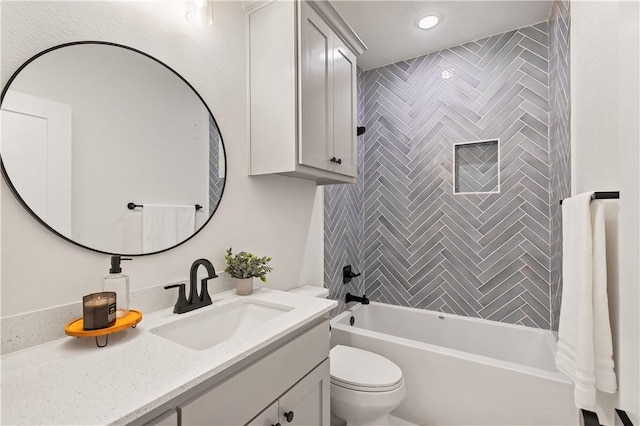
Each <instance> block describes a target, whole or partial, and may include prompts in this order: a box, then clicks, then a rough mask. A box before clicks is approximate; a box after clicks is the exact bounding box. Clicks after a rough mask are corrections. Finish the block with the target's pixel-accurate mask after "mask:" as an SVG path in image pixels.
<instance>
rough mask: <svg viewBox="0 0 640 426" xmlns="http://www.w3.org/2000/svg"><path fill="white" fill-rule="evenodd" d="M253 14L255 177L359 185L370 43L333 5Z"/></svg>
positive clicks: (268, 6)
mask: <svg viewBox="0 0 640 426" xmlns="http://www.w3.org/2000/svg"><path fill="white" fill-rule="evenodd" d="M245 10H246V11H247V14H248V18H247V19H248V29H249V37H248V40H249V41H248V43H249V121H250V123H249V140H250V150H251V155H250V174H251V175H262V174H274V173H275V174H281V175H286V176H292V177H297V178H303V179H310V180H315V181H316V182H317V183H319V184H333V183H353V182H355V177H356V174H357V171H356V131H357V122H356V117H357V102H356V100H357V84H356V76H357V69H356V57H357V55H359V54H361V53H362V52H363V51H364V50H365V49H366V46H365V45H364V44H363V43H362V41H361V40H360V39H359V38H358V36H357V35H356V34H355V33H354V32H353V30H351V28H350V27H349V26H348V24H347V23H346V22H345V21H344V20H343V19H342V17H341V16H340V15H339V14H338V13H337V12H336V11H335V9H334V8H333V6H331V4H330V3H329V2H327V1H288V0H280V1H270V2H246V3H245Z"/></svg>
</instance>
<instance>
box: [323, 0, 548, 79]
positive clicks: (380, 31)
mask: <svg viewBox="0 0 640 426" xmlns="http://www.w3.org/2000/svg"><path fill="white" fill-rule="evenodd" d="M552 3H553V2H552V1H548V0H539V1H528V0H504V1H482V0H476V1H454V0H449V1H426V0H417V1H400V0H386V1H380V0H378V1H372V0H332V4H333V6H334V7H335V8H336V9H337V10H338V12H339V13H340V14H341V15H342V16H343V17H344V18H345V20H346V21H347V22H348V23H349V24H350V25H351V27H352V28H353V29H354V30H355V32H356V33H357V34H358V35H359V36H360V38H361V39H362V40H363V41H364V42H365V44H366V45H367V46H368V47H369V49H368V50H367V51H365V52H364V53H363V54H362V56H360V57H358V65H359V66H360V67H361V68H362V69H364V70H369V69H372V68H378V67H381V66H383V65H388V64H392V63H394V62H398V61H402V60H406V59H411V58H415V57H417V56H421V55H424V54H426V53H431V52H436V51H438V50H442V49H445V48H448V47H452V46H456V45H459V44H463V43H466V42H469V41H473V40H478V39H481V38H484V37H488V36H491V35H495V34H500V33H503V32H506V31H510V30H514V29H517V28H522V27H526V26H529V25H532V24H537V23H539V22H542V21H546V20H547V19H548V17H549V12H550V11H551V5H552ZM428 14H435V15H438V17H439V18H440V23H439V24H438V25H437V26H436V27H435V28H432V29H430V30H422V29H420V28H418V26H417V22H418V20H419V19H420V18H421V17H423V16H425V15H428Z"/></svg>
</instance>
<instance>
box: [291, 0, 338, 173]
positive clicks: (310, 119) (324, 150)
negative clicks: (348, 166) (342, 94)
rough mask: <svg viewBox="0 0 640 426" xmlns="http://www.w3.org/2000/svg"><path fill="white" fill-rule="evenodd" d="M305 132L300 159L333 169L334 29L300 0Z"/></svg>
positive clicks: (305, 163) (301, 71)
mask: <svg viewBox="0 0 640 426" xmlns="http://www.w3.org/2000/svg"><path fill="white" fill-rule="evenodd" d="M300 7H301V25H300V74H301V76H300V77H301V82H300V86H301V108H302V114H301V116H302V123H301V126H302V132H301V136H302V137H301V140H300V141H298V146H299V162H300V164H303V165H305V166H311V167H315V168H318V169H323V170H332V166H333V163H332V162H330V161H329V160H330V159H331V157H332V156H333V154H332V149H333V147H332V139H333V134H332V133H333V132H332V129H333V115H332V109H333V107H332V105H333V79H332V66H333V61H332V57H331V54H332V51H333V37H334V35H333V32H332V31H331V28H329V26H328V25H327V24H326V23H325V21H324V20H323V19H322V18H321V17H320V15H318V13H317V12H316V11H315V10H313V8H312V7H311V6H309V5H308V4H307V2H305V1H303V2H300Z"/></svg>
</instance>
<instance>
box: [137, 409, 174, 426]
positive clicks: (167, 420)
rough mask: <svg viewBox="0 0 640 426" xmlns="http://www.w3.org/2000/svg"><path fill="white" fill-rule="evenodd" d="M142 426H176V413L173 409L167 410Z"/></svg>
mask: <svg viewBox="0 0 640 426" xmlns="http://www.w3.org/2000/svg"><path fill="white" fill-rule="evenodd" d="M144 426H178V412H177V411H176V410H175V409H173V410H169V411H167V412H166V413H163V414H160V415H159V416H158V417H156V418H155V419H153V420H151V421H150V422H148V423H145V424H144Z"/></svg>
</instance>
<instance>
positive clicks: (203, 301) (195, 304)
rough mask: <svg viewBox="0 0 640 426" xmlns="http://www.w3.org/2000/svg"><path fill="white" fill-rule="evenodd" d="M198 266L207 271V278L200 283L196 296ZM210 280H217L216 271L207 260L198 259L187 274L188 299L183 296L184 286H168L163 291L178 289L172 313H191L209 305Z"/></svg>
mask: <svg viewBox="0 0 640 426" xmlns="http://www.w3.org/2000/svg"><path fill="white" fill-rule="evenodd" d="M200 265H202V266H204V267H205V268H206V269H207V277H206V278H203V279H202V280H201V281H200V295H198V282H197V281H198V267H200ZM212 278H218V275H216V270H215V268H214V267H213V265H212V264H211V262H209V261H208V260H207V259H198V260H196V261H195V262H193V264H192V265H191V271H190V273H189V298H188V299H187V298H186V296H185V289H184V287H185V285H184V284H173V285H168V286H166V287H165V289H169V288H175V287H178V289H179V291H178V301H177V302H176V305H175V306H174V307H173V312H174V313H176V314H184V313H185V312H189V311H193V310H194V309H198V308H202V307H203V306H207V305H210V304H211V296H209V291H208V290H207V281H208V280H210V279H212Z"/></svg>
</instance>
